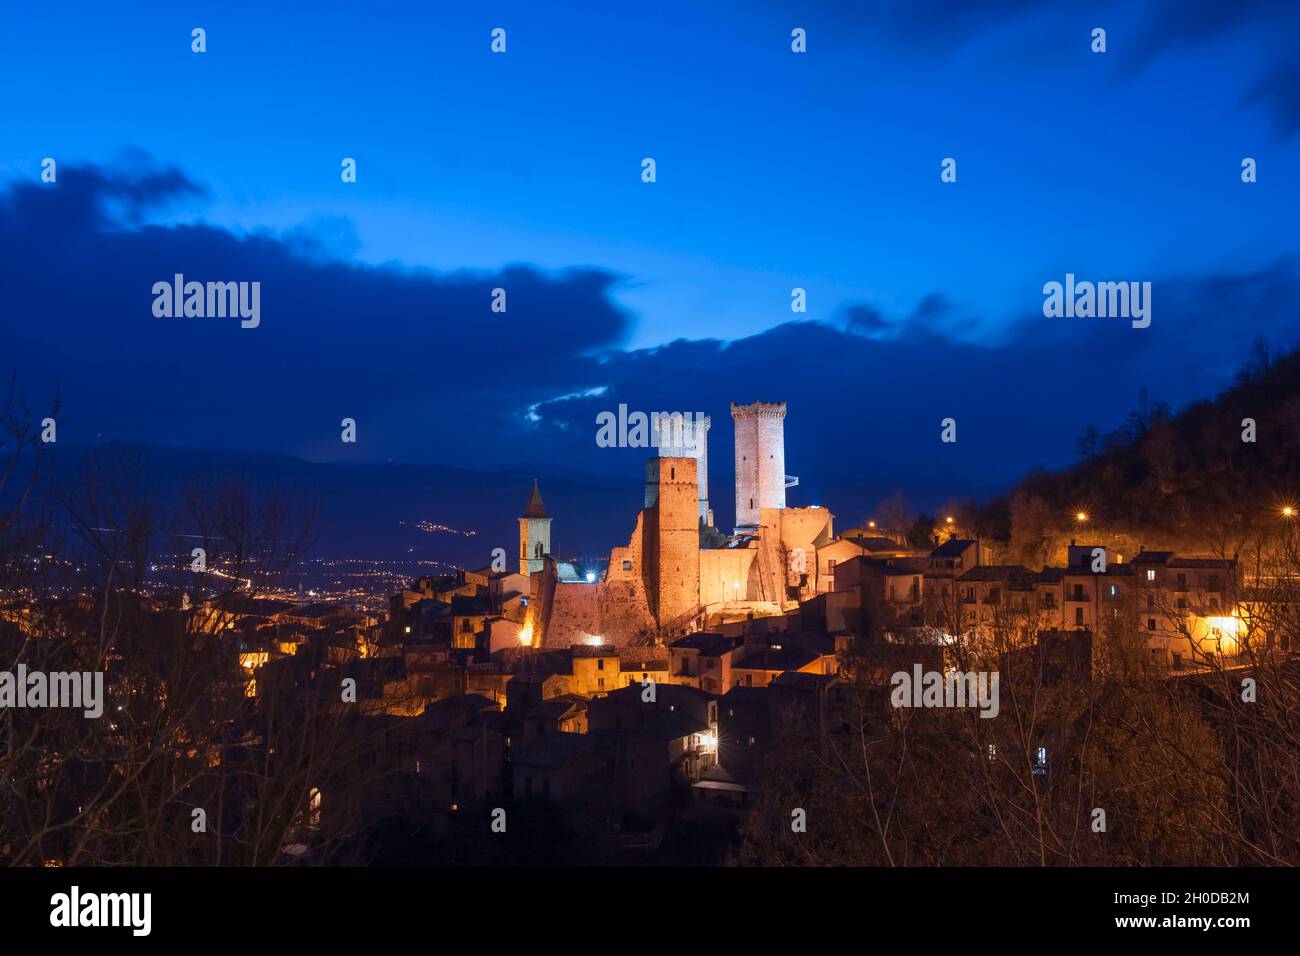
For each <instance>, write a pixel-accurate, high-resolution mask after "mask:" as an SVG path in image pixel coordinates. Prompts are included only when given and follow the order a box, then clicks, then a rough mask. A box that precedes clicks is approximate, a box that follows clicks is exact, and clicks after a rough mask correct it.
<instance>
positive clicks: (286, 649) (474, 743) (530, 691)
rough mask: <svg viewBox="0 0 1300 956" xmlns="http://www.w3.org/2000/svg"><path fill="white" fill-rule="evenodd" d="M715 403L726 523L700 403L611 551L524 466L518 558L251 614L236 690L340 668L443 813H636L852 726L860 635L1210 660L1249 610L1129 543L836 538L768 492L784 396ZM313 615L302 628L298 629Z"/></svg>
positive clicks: (711, 802) (729, 781)
mask: <svg viewBox="0 0 1300 956" xmlns="http://www.w3.org/2000/svg"><path fill="white" fill-rule="evenodd" d="M733 414H734V415H735V416H736V421H737V434H738V437H737V451H736V454H737V472H738V478H737V496H738V500H737V515H738V525H737V527H736V529H735V531H734V533H733V534H732V535H730V536H720V535H711V534H710V531H712V529H710V528H709V527H708V525H707V524H706V522H707V521H709V519H710V518H711V516H712V510H711V509H710V507H709V504H708V500H707V494H705V493H702V492H701V491H700V486H699V485H698V483H697V482H696V480H695V476H696V475H697V474H698V473H699V466H700V457H699V456H701V455H703V449H702V448H701V446H700V444H699V443H700V442H701V441H702V440H703V437H704V435H705V434H707V420H706V422H705V424H704V425H703V426H702V427H701V426H700V425H699V424H698V423H697V424H696V426H695V428H694V430H693V436H692V437H693V439H694V442H695V444H694V445H692V446H691V447H690V448H689V449H688V450H690V451H691V454H690V455H672V456H663V455H661V456H660V457H656V458H653V459H651V460H650V462H649V464H648V470H647V485H646V506H645V508H644V509H643V510H642V511H641V512H640V513H639V514H638V516H637V518H636V530H635V532H634V533H633V535H632V537H631V539H630V541H629V544H628V545H627V547H620V548H615V549H613V551H612V552H611V554H610V558H609V563H608V566H607V567H605V568H603V569H592V568H590V567H582V566H579V565H577V564H575V563H573V562H567V561H563V560H557V559H556V558H555V557H554V556H553V555H552V546H551V517H550V515H549V514H548V513H547V511H546V507H545V505H544V503H543V501H542V497H541V492H540V489H539V488H538V486H537V485H536V483H534V487H533V489H532V491H531V494H530V496H529V499H528V502H527V505H526V506H525V508H524V512H523V514H522V515H521V516H520V518H519V525H520V552H519V565H518V569H517V570H513V569H512V570H492V569H491V568H484V569H480V570H476V571H464V572H460V573H458V574H456V575H446V576H443V577H436V578H421V579H418V580H416V581H414V582H412V583H411V585H410V587H408V588H406V589H404V590H403V591H402V592H401V593H399V594H395V595H393V596H392V598H391V600H390V606H389V613H388V615H387V616H386V617H385V618H384V619H383V620H373V619H369V618H363V619H358V618H351V619H349V618H331V617H329V616H327V615H324V614H322V613H320V612H317V611H315V610H314V609H312V608H307V609H292V608H291V609H279V610H275V611H274V612H273V613H267V614H265V615H264V620H263V622H262V623H261V624H259V625H258V626H257V627H256V629H255V631H254V634H255V635H261V636H262V637H263V638H266V637H269V636H270V635H271V634H272V628H274V635H275V642H274V647H272V646H268V642H267V641H266V640H265V639H263V640H262V642H261V645H260V646H258V647H253V646H251V645H250V647H249V648H248V650H247V651H246V652H245V653H246V654H258V655H261V656H260V657H257V658H256V659H255V663H256V667H255V671H254V674H255V676H254V679H253V680H252V681H250V687H251V688H254V690H253V691H252V692H255V693H276V692H277V689H278V688H279V689H283V688H287V687H289V686H294V685H301V682H302V681H303V680H306V679H318V678H319V675H318V674H317V670H318V669H319V668H321V667H327V668H331V669H332V670H331V672H330V673H331V675H332V677H331V679H330V680H329V681H327V682H326V683H327V684H328V685H329V686H330V687H334V686H336V685H337V683H338V681H337V680H335V679H333V678H339V677H349V678H352V680H353V682H354V684H355V687H356V694H357V699H356V701H355V706H356V707H357V708H358V711H359V713H361V714H363V715H366V717H367V718H371V719H374V720H377V721H379V722H380V723H381V724H382V726H383V727H384V728H385V729H384V735H385V736H384V740H385V743H384V745H383V747H382V748H380V750H381V751H382V753H383V760H384V762H385V766H386V769H387V770H388V771H390V772H393V773H397V774H399V775H407V776H408V777H410V778H411V779H412V780H416V781H419V787H420V788H421V790H420V792H421V794H422V797H421V799H422V800H427V801H428V802H426V803H424V804H422V805H424V806H433V807H437V808H440V809H441V812H445V813H447V814H451V813H455V812H456V811H457V808H458V807H460V806H461V805H463V804H464V803H466V802H467V801H472V800H479V799H483V798H486V797H489V796H492V795H500V794H510V795H513V797H515V798H517V799H521V800H529V799H549V800H556V801H573V800H597V801H598V802H600V803H601V805H602V806H603V807H605V808H606V810H608V811H609V812H611V813H613V814H614V815H615V816H617V817H619V818H620V819H628V820H636V821H640V822H642V823H644V824H646V825H653V824H654V823H655V822H656V821H660V822H662V821H664V820H666V819H668V818H670V817H672V816H673V815H676V814H680V813H719V812H721V813H734V812H736V811H737V810H738V809H741V808H743V807H744V806H745V805H746V804H747V803H748V802H749V801H750V800H751V799H752V797H753V796H754V794H755V793H756V792H757V791H758V789H759V787H760V784H761V779H762V773H763V766H764V760H765V758H766V756H767V754H768V753H770V751H771V749H772V748H773V747H774V746H775V742H776V740H777V737H778V736H779V734H780V732H781V731H782V729H783V728H784V729H788V728H789V726H790V723H791V721H792V720H801V721H806V722H807V723H808V726H809V727H810V728H812V732H821V733H830V734H834V733H841V732H850V731H852V730H855V729H860V728H861V710H860V709H859V710H858V711H857V712H856V717H855V716H852V715H851V714H850V713H849V707H848V701H849V699H850V690H851V688H850V685H849V680H850V677H851V676H853V675H850V674H849V673H847V672H846V671H845V663H844V662H845V659H846V654H847V653H849V652H850V649H851V648H853V647H854V646H855V644H856V643H857V642H860V641H863V640H866V641H877V642H884V643H885V644H888V645H890V646H891V647H892V649H893V650H894V651H897V653H896V654H894V657H897V663H898V665H899V667H900V668H904V667H911V666H912V664H914V663H917V662H918V661H919V662H923V663H925V664H926V666H927V667H931V666H932V667H936V668H942V667H944V666H945V665H946V664H947V663H949V661H948V659H947V658H946V656H945V655H946V654H947V649H948V647H949V646H950V645H952V644H954V643H957V642H958V641H961V640H967V639H969V640H975V641H978V640H979V639H980V638H981V637H983V636H987V635H991V634H993V633H995V632H997V631H998V630H999V629H1000V628H1006V627H1013V628H1015V629H1017V630H1019V631H1020V632H1022V633H1023V632H1026V631H1027V632H1028V633H1030V634H1031V635H1036V636H1037V637H1038V639H1039V640H1040V641H1047V640H1049V639H1051V640H1059V639H1060V638H1061V637H1062V636H1065V637H1067V638H1080V637H1081V638H1085V639H1086V642H1087V647H1088V649H1089V651H1088V653H1089V654H1090V653H1091V650H1090V649H1091V646H1092V645H1091V641H1092V638H1093V635H1104V634H1105V633H1107V630H1108V628H1112V627H1119V626H1123V627H1130V628H1136V629H1137V630H1138V631H1139V632H1140V635H1141V639H1142V641H1143V642H1144V645H1145V647H1146V648H1147V649H1148V652H1149V653H1150V655H1151V660H1152V661H1153V662H1155V663H1158V664H1160V665H1163V666H1165V667H1167V668H1169V669H1170V670H1172V671H1179V670H1186V669H1190V668H1191V667H1192V666H1193V665H1194V664H1195V663H1196V662H1200V663H1201V664H1204V663H1205V662H1207V661H1208V660H1211V659H1212V657H1213V655H1216V654H1217V655H1223V656H1224V657H1230V656H1231V655H1232V653H1233V651H1234V641H1235V639H1236V637H1237V636H1238V634H1239V632H1240V629H1241V628H1243V627H1245V626H1246V623H1247V622H1244V621H1243V620H1242V618H1241V617H1240V616H1239V613H1238V610H1237V608H1236V607H1235V606H1234V605H1233V604H1232V595H1234V594H1235V593H1237V585H1238V583H1239V582H1238V580H1237V566H1236V561H1235V560H1233V559H1217V558H1203V557H1202V558H1198V557H1184V556H1180V555H1177V554H1174V553H1171V552H1165V551H1147V550H1140V551H1139V552H1138V553H1137V554H1135V555H1132V556H1129V557H1127V558H1126V557H1125V556H1124V555H1121V554H1117V553H1115V552H1114V551H1112V550H1109V549H1107V548H1104V547H1101V546H1092V545H1088V544H1077V543H1076V544H1072V545H1071V546H1070V548H1069V551H1068V558H1067V560H1066V563H1065V564H1064V565H1063V566H1059V567H1045V568H1041V569H1037V570H1032V569H1029V568H1025V567H1022V566H1019V565H1007V564H1000V563H995V562H994V560H993V552H992V550H991V549H990V548H989V547H988V546H987V544H984V543H982V542H980V541H978V540H975V539H967V538H964V537H961V536H957V535H954V536H951V537H949V538H948V539H947V540H944V541H942V542H939V541H936V542H934V546H933V547H931V548H928V549H925V550H916V549H913V548H910V547H908V546H907V545H906V544H905V543H903V539H902V538H901V537H899V536H896V535H891V534H890V533H888V532H884V531H880V530H877V529H876V528H875V527H874V526H868V527H865V528H857V529H853V530H851V531H849V532H846V533H845V534H843V535H840V536H836V535H835V534H834V533H833V526H832V521H833V517H832V515H831V514H830V513H829V512H828V511H826V509H823V508H786V507H785V500H784V495H785V489H786V487H787V486H788V485H789V484H790V483H791V482H792V481H793V479H787V478H786V476H785V475H784V474H783V471H784V459H783V454H782V453H781V452H780V444H781V430H780V423H781V419H782V416H783V415H784V407H783V406H782V405H763V404H758V405H754V406H734V407H733ZM686 444H689V442H679V443H677V444H675V445H671V446H668V447H669V448H670V449H671V450H674V451H682V450H683V447H684V446H685V445H686ZM662 450H663V449H662V448H661V451H662ZM764 462H767V463H768V464H764ZM746 469H747V470H746ZM777 475H779V478H780V480H777ZM751 500H752V505H751ZM728 588H730V589H731V590H732V593H731V594H730V595H728V594H727V590H728ZM1134 622H1136V623H1134ZM312 623H314V624H316V625H317V626H316V629H315V630H316V631H317V632H318V633H316V634H315V636H313V637H311V638H310V639H308V640H306V641H304V640H303V638H302V634H301V632H300V630H299V628H300V627H303V626H306V625H308V624H312ZM285 628H289V631H288V634H289V636H288V638H287V639H286V637H285V634H284V631H285ZM295 648H297V649H298V650H299V651H301V650H304V649H306V650H308V653H306V654H303V653H295ZM885 656H886V658H888V654H886V655H885ZM887 669H888V668H886V670H887ZM876 676H877V677H878V681H876V683H878V684H879V685H880V686H881V687H884V686H885V685H887V683H888V674H887V673H884V672H882V673H881V674H879V675H876ZM882 700H883V698H882ZM859 703H860V700H859ZM349 706H352V705H349ZM792 715H795V716H792ZM885 719H887V717H885Z"/></svg>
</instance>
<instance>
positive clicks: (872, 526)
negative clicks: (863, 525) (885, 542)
mask: <svg viewBox="0 0 1300 956" xmlns="http://www.w3.org/2000/svg"><path fill="white" fill-rule="evenodd" d="M875 526H876V523H875V522H874V521H868V522H867V527H868V528H874V527H875Z"/></svg>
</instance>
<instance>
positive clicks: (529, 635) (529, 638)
mask: <svg viewBox="0 0 1300 956" xmlns="http://www.w3.org/2000/svg"><path fill="white" fill-rule="evenodd" d="M519 643H520V644H522V645H523V646H524V647H531V646H532V643H533V622H532V621H529V622H528V623H527V624H525V625H524V629H523V630H522V631H520V632H519Z"/></svg>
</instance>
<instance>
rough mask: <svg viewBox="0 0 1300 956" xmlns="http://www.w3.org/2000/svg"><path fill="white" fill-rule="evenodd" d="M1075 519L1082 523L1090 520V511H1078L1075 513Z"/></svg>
mask: <svg viewBox="0 0 1300 956" xmlns="http://www.w3.org/2000/svg"><path fill="white" fill-rule="evenodd" d="M1074 520H1075V521H1077V522H1079V523H1080V524H1082V523H1083V522H1085V521H1087V520H1088V512H1086V511H1080V512H1078V513H1077V514H1075V516H1074Z"/></svg>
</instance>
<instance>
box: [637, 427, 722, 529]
mask: <svg viewBox="0 0 1300 956" xmlns="http://www.w3.org/2000/svg"><path fill="white" fill-rule="evenodd" d="M711 424H712V421H711V420H710V419H709V416H708V415H704V414H691V413H690V412H686V413H685V414H683V413H681V412H672V413H671V414H670V413H667V412H660V413H656V414H655V415H654V417H653V418H652V419H651V424H650V430H651V441H652V442H653V443H654V446H655V447H656V448H658V449H659V457H660V458H694V459H695V481H696V484H697V485H698V487H699V493H698V496H697V500H698V501H699V520H700V521H702V522H703V523H704V524H706V525H708V526H709V527H710V528H711V527H713V509H711V508H710V507H709V426H710V425H711Z"/></svg>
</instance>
